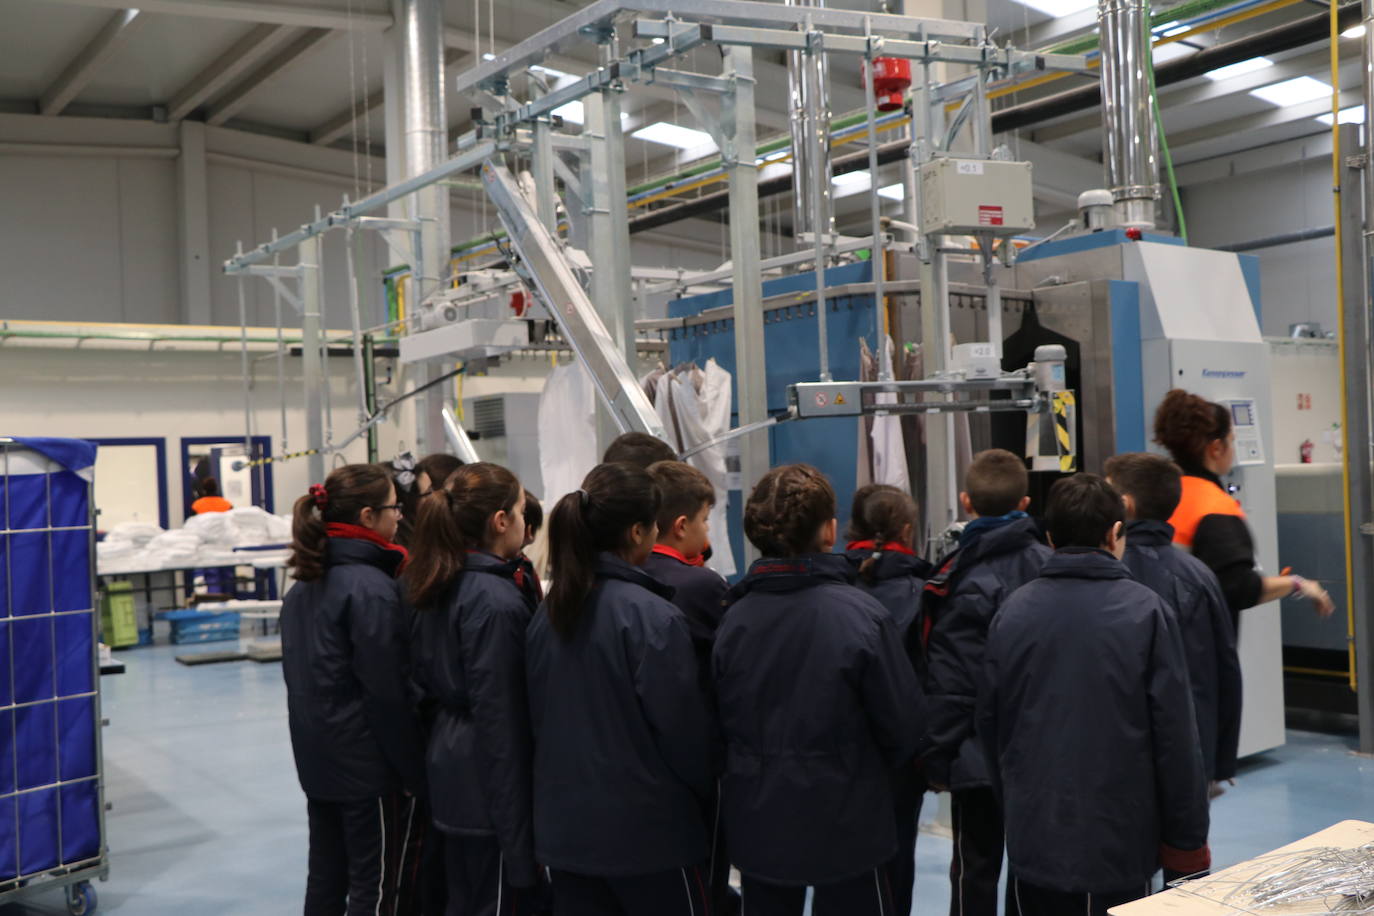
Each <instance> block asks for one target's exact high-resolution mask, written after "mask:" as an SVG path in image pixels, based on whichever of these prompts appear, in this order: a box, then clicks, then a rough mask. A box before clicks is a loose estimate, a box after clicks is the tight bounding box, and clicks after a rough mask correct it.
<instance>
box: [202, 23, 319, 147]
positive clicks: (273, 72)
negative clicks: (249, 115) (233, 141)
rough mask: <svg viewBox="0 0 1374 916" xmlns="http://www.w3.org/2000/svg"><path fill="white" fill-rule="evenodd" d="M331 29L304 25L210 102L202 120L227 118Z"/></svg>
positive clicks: (222, 120) (314, 45)
mask: <svg viewBox="0 0 1374 916" xmlns="http://www.w3.org/2000/svg"><path fill="white" fill-rule="evenodd" d="M333 34H334V33H333V32H332V31H330V30H329V29H307V30H306V31H305V32H303V33H302V34H301V35H300V36H299V37H298V38H297V39H296V40H295V41H293V42H291V43H290V44H288V45H287V46H286V47H284V48H282V49H281V51H279V52H278V53H277V54H275V55H273V56H272V58H271V59H270V60H268V61H267V62H266V63H265V64H263V65H262V66H261V67H259V68H258V69H257V70H255V71H253V73H252V74H251V75H250V76H248V77H246V78H245V79H244V80H242V81H241V82H240V83H239V84H238V85H236V86H235V87H234V88H232V89H230V90H229V92H228V93H227V94H225V96H224V97H223V98H221V99H220V100H219V101H218V102H216V103H215V104H214V106H213V107H212V108H211V109H210V112H209V114H208V115H207V116H206V118H205V123H206V124H213V125H215V126H218V125H220V124H223V123H224V122H225V121H228V120H229V119H230V118H232V117H233V116H234V115H236V114H238V112H239V111H240V110H242V108H243V106H245V105H247V104H248V99H249V98H250V97H251V96H252V95H253V93H255V92H257V91H258V90H259V89H261V88H262V87H263V86H265V85H266V84H267V83H269V82H271V81H272V79H273V78H274V77H277V76H280V75H281V74H282V73H283V72H284V71H285V70H287V69H288V68H289V67H291V66H293V65H294V64H297V63H299V62H300V61H301V59H302V58H304V57H305V56H306V55H308V54H309V53H310V52H311V51H313V50H315V49H316V48H318V47H319V46H320V44H321V42H323V41H324V40H325V39H326V38H328V37H329V36H330V35H333Z"/></svg>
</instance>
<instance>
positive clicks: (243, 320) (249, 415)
mask: <svg viewBox="0 0 1374 916" xmlns="http://www.w3.org/2000/svg"><path fill="white" fill-rule="evenodd" d="M238 281H239V361H240V363H241V366H242V371H243V447H244V448H245V449H247V450H248V457H249V459H250V460H251V459H252V458H253V457H254V455H253V393H252V390H251V389H250V388H249V378H250V375H249V371H248V298H247V293H246V291H245V290H244V284H245V283H246V280H245V278H244V277H242V276H240V277H239V278H238Z"/></svg>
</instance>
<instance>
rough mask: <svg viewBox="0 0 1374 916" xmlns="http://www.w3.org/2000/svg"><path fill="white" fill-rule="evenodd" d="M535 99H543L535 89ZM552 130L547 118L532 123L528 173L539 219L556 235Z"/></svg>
mask: <svg viewBox="0 0 1374 916" xmlns="http://www.w3.org/2000/svg"><path fill="white" fill-rule="evenodd" d="M533 95H534V97H535V98H541V97H543V95H544V93H543V91H542V90H539V89H538V88H536V89H535V90H534V93H533ZM551 131H552V128H551V127H550V125H549V121H548V119H547V118H540V119H539V120H537V121H535V122H534V148H533V150H531V152H530V171H531V172H532V173H533V174H534V196H535V206H536V207H537V208H538V212H539V219H540V221H541V222H542V223H543V224H544V228H546V229H548V230H549V231H550V232H552V233H553V234H554V235H557V234H558V197H557V191H556V190H555V189H554V181H553V157H554V155H555V154H554V151H553V139H552V137H551V136H550V133H551Z"/></svg>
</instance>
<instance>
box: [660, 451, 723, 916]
mask: <svg viewBox="0 0 1374 916" xmlns="http://www.w3.org/2000/svg"><path fill="white" fill-rule="evenodd" d="M649 475H650V476H651V477H653V478H654V482H655V483H656V484H658V490H659V493H660V494H662V496H663V505H662V506H661V507H660V508H659V510H658V543H657V544H655V545H654V552H653V554H652V555H651V556H650V557H649V561H648V562H647V563H645V564H644V569H645V571H646V572H648V573H649V575H651V576H653V577H654V578H655V579H657V580H658V581H660V582H662V583H663V584H665V585H668V586H671V587H672V589H673V599H672V600H673V604H676V605H677V606H678V607H679V608H680V609H681V610H682V613H684V614H686V615H687V625H688V626H689V627H690V628H691V630H692V642H693V643H694V644H695V645H696V649H697V658H698V660H699V661H700V662H701V678H702V687H703V689H704V690H707V691H709V690H710V684H711V647H712V646H713V645H714V644H715V639H716V628H717V627H719V626H720V618H721V614H722V613H724V610H725V607H724V601H725V592H726V589H727V588H728V587H729V586H727V585H726V583H725V580H724V579H722V578H721V577H720V575H719V574H717V573H716V572H715V571H714V570H711V569H707V568H706V561H705V559H704V558H703V557H702V551H704V550H705V549H706V546H707V544H708V543H709V539H710V532H709V526H708V523H707V518H708V516H710V514H711V509H712V507H713V506H715V504H716V491H715V488H714V487H713V486H711V481H710V480H708V479H707V477H706V475H705V474H703V473H701V471H698V470H697V469H696V468H694V467H692V466H691V465H690V464H684V463H683V462H681V461H659V462H657V463H656V464H654V465H652V466H651V467H650V468H649ZM717 798H718V795H717V796H716V797H713V798H712V800H711V801H712V802H713V803H712V804H710V807H709V810H708V811H707V818H708V820H710V821H711V822H712V835H711V860H710V863H709V869H708V870H709V873H710V876H711V896H712V899H713V900H714V901H715V903H716V909H717V911H719V912H720V913H721V914H730V913H736V912H738V911H739V897H738V895H736V894H735V893H734V891H733V890H732V889H731V888H730V860H729V856H728V854H727V853H726V851H725V843H724V837H723V835H722V832H723V825H722V823H721V819H720V816H719V805H717V804H714V802H715V801H716V800H717Z"/></svg>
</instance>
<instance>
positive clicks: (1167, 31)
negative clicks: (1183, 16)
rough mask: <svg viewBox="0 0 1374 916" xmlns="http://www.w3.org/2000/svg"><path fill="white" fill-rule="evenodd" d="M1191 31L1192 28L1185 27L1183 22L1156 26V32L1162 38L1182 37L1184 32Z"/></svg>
mask: <svg viewBox="0 0 1374 916" xmlns="http://www.w3.org/2000/svg"><path fill="white" fill-rule="evenodd" d="M1190 29H1192V26H1190V25H1184V24H1183V23H1181V22H1178V21H1174V22H1166V23H1164V24H1163V25H1157V26H1155V28H1154V32H1155V34H1156V35H1158V36H1159V37H1161V38H1170V37H1172V36H1174V35H1182V34H1183V33H1184V32H1187V31H1189V30H1190Z"/></svg>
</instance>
